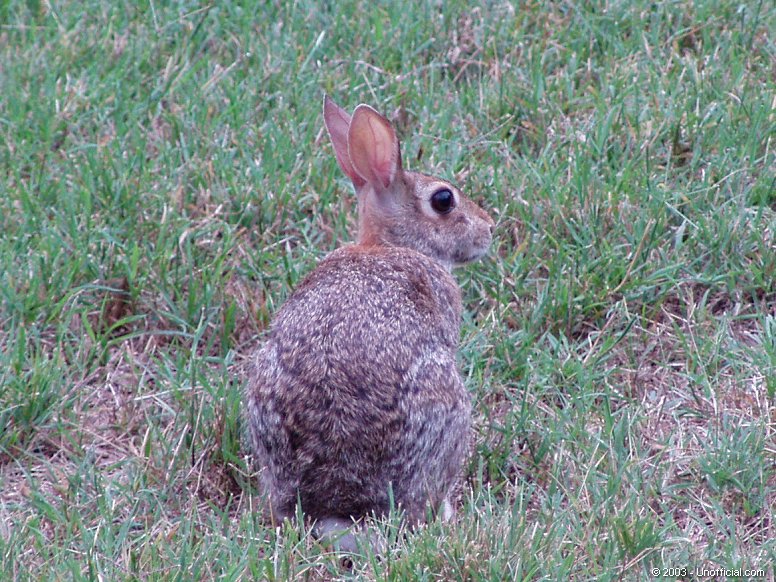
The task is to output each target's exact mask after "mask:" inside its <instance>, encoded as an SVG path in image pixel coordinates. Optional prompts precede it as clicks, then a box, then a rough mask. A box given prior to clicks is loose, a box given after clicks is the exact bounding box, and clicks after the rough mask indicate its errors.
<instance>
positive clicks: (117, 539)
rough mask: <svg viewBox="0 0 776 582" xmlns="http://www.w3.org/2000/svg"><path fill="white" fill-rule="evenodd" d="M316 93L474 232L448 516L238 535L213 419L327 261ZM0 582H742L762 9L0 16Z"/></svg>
mask: <svg viewBox="0 0 776 582" xmlns="http://www.w3.org/2000/svg"><path fill="white" fill-rule="evenodd" d="M324 93H326V94H329V95H331V96H332V97H333V98H334V99H335V100H336V101H337V102H338V103H340V104H341V105H343V106H344V107H345V108H347V109H349V110H352V109H353V108H354V107H355V106H356V105H357V104H359V103H362V102H366V103H369V104H370V105H372V106H374V107H375V108H376V109H378V110H380V111H382V112H383V113H385V114H386V115H387V116H388V117H389V118H390V119H391V120H392V122H393V123H394V124H395V126H396V127H397V130H398V132H399V135H400V137H401V139H402V141H403V155H404V159H405V163H406V165H408V166H410V167H411V169H414V170H422V171H425V172H428V173H431V174H436V175H440V176H444V177H446V178H448V179H450V180H452V181H454V182H455V183H457V184H458V185H459V186H460V187H461V188H462V189H463V190H464V191H465V192H466V193H467V194H468V195H469V196H470V197H472V198H473V199H475V200H476V201H477V202H478V203H479V204H481V205H482V206H483V207H484V208H487V209H488V211H489V212H490V214H491V216H492V217H493V218H494V220H496V222H497V229H496V235H495V239H494V243H493V246H492V249H491V252H490V254H489V255H488V256H487V257H486V258H485V259H484V260H482V261H479V262H477V263H474V264H472V265H469V266H467V267H465V268H463V269H459V270H457V271H456V273H455V274H456V277H457V280H458V281H459V283H460V285H461V288H462V291H463V297H464V321H463V331H462V337H461V349H460V367H461V370H462V372H463V376H464V378H465V381H466V384H467V388H468V389H469V391H470V393H471V397H472V401H473V403H474V410H475V438H474V448H473V451H472V455H471V459H470V461H469V463H468V465H467V466H466V471H465V476H464V477H465V478H464V481H463V486H462V488H461V491H460V496H459V498H458V500H457V512H458V515H457V518H456V519H455V520H454V521H453V522H452V523H449V524H441V523H433V524H430V525H429V526H427V527H424V528H421V529H419V530H417V531H415V532H405V531H404V530H403V529H402V528H401V527H400V525H399V521H398V520H397V519H396V518H391V519H387V520H384V521H382V522H380V523H377V524H375V526H374V527H375V528H376V530H377V532H378V534H379V535H381V536H385V537H386V538H387V539H388V542H389V546H388V547H389V549H388V550H387V551H386V552H385V553H384V555H382V556H381V557H379V558H378V557H376V556H375V555H374V554H373V553H372V552H371V551H370V550H369V548H365V549H364V551H365V554H366V555H365V557H363V558H359V559H356V560H354V563H353V565H352V568H351V569H349V570H348V569H347V568H345V567H344V565H343V563H342V560H341V559H340V557H339V556H337V555H336V554H334V553H333V552H332V551H330V549H329V548H326V547H324V546H322V545H321V544H319V543H318V542H316V541H315V540H314V539H313V538H312V537H311V536H310V535H309V532H307V531H306V530H305V529H304V528H303V527H301V526H299V527H297V526H293V525H291V524H289V523H287V524H285V526H284V527H282V528H278V529H273V528H272V527H271V526H268V525H267V524H265V523H262V521H261V520H260V519H259V513H258V511H256V509H257V507H258V506H259V504H260V503H261V499H260V498H259V496H258V495H257V492H256V490H255V481H254V479H253V475H252V470H251V466H250V463H249V462H248V460H247V458H246V455H247V452H248V451H247V448H246V447H245V445H244V443H243V442H242V435H243V432H244V426H243V423H242V421H241V418H240V411H241V393H242V389H243V387H244V384H245V374H246V365H245V364H246V363H247V361H248V359H249V358H250V355H251V353H252V350H254V349H255V348H256V347H257V346H258V345H259V344H260V342H261V340H262V335H263V334H264V333H265V331H266V329H267V326H268V324H269V321H270V319H271V317H272V314H273V313H274V312H275V311H276V310H277V309H278V307H279V306H280V305H281V304H282V303H283V301H284V299H285V298H286V297H287V296H288V295H289V293H290V292H291V291H292V290H293V288H294V287H295V286H296V285H297V284H298V283H299V282H300V281H301V279H302V278H303V277H304V275H305V274H306V273H308V272H309V271H310V270H312V269H313V268H314V266H315V265H316V263H317V262H318V261H320V260H321V259H322V258H323V257H324V256H325V255H326V253H328V252H330V251H331V250H333V249H335V248H337V247H338V246H340V245H342V244H344V243H346V242H348V241H351V240H352V239H353V236H354V234H355V218H356V216H355V212H356V207H355V201H354V197H353V192H352V189H351V186H350V183H349V182H348V180H347V179H346V178H345V177H344V176H343V175H342V173H341V171H340V170H339V168H338V167H337V164H336V161H335V158H334V152H333V150H332V148H331V145H330V144H329V142H328V137H327V135H326V133H325V131H324V129H323V120H322V115H321V103H322V98H323V95H324ZM0 427H2V428H0V560H1V561H0V577H2V578H3V579H4V580H63V579H72V580H81V579H89V580H92V579H96V580H181V579H183V580H187V579H191V580H209V579H219V580H222V579H224V580H230V579H239V580H252V579H254V580H260V579H266V580H286V579H308V580H328V579H333V578H336V577H338V576H352V577H354V578H363V579H379V580H416V579H417V580H448V579H462V580H493V581H500V580H506V579H509V580H538V579H549V580H568V579H574V580H591V579H596V580H622V579H626V580H649V579H671V580H673V579H680V580H696V579H717V580H725V579H742V580H749V579H754V580H758V579H761V580H774V577H775V576H776V573H775V572H774V563H776V522H775V521H774V508H775V507H776V5H774V4H773V3H772V2H769V1H766V0H762V1H756V0H742V1H738V2H734V1H732V0H719V1H717V0H713V1H712V0H699V1H696V2H690V1H685V0H676V1H670V2H655V1H651V2H647V1H646V0H623V1H616V0H603V1H595V2H572V1H559V2H524V3H513V4H510V3H507V2H489V3H483V5H481V6H474V3H471V2H463V1H461V0H452V1H450V2H436V1H431V0H423V1H419V2H414V3H407V4H404V3H390V2H371V3H368V2H355V1H343V2H312V1H305V0H300V1H298V2H288V3H282V2H274V1H273V2H247V1H246V2H232V1H229V0H225V1H224V2H217V3H212V4H199V3H196V2H169V3H168V2H162V1H151V2H138V3H131V2H109V1H106V0H102V1H96V0H84V1H81V2H76V1H61V2H56V1H53V0H52V1H43V2H39V1H36V0H27V1H25V2H22V1H17V0H8V1H4V2H1V3H0Z"/></svg>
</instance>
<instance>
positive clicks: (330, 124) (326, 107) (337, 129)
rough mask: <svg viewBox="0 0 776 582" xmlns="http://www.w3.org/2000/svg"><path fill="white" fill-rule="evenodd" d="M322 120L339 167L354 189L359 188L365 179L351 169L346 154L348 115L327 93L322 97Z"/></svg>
mask: <svg viewBox="0 0 776 582" xmlns="http://www.w3.org/2000/svg"><path fill="white" fill-rule="evenodd" d="M323 122H324V124H325V125H326V131H328V132H329V137H330V138H331V145H333V146H334V155H336V156H337V163H338V164H339V167H340V168H342V171H343V172H345V174H346V175H347V177H348V178H350V180H351V181H352V182H353V185H354V186H355V187H356V189H358V188H360V187H361V186H363V185H364V184H365V180H364V178H362V177H361V176H360V175H359V174H358V173H357V172H356V171H355V170H354V169H353V164H351V163H350V155H349V154H348V128H349V127H350V115H348V113H347V111H345V110H344V109H342V108H341V107H340V106H339V105H337V104H336V103H334V101H332V100H331V99H329V96H328V95H325V96H324V97H323Z"/></svg>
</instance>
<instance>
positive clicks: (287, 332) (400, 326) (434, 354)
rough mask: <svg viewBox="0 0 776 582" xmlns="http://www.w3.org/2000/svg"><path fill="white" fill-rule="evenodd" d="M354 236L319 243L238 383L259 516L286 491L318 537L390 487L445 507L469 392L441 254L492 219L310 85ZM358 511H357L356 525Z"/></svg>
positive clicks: (349, 543)
mask: <svg viewBox="0 0 776 582" xmlns="http://www.w3.org/2000/svg"><path fill="white" fill-rule="evenodd" d="M323 117H324V123H325V126H326V129H327V131H328V134H329V136H330V138H331V143H332V145H333V147H334V153H335V155H336V158H337V162H338V164H339V167H340V168H341V169H342V171H343V172H344V173H345V174H346V175H347V176H348V178H350V180H351V181H352V183H353V186H354V188H355V192H356V197H357V201H358V236H357V242H356V243H355V244H350V245H345V246H343V247H341V248H338V249H336V250H335V251H333V252H332V253H330V254H329V255H328V256H327V257H325V258H324V259H323V260H322V261H321V262H320V264H319V265H318V266H317V267H316V268H315V269H314V270H313V271H312V272H311V273H310V274H309V275H308V276H307V277H306V278H305V279H304V280H303V281H302V283H301V284H300V285H299V286H298V287H297V288H296V290H295V291H294V292H293V293H292V294H291V295H290V297H289V298H288V299H287V301H286V302H285V304H284V305H283V306H282V307H281V308H280V309H279V310H278V312H277V313H276V315H275V316H274V318H273V320H272V322H271V325H270V330H269V333H268V337H267V340H266V342H265V343H264V344H263V346H262V347H260V349H259V350H258V351H257V352H256V354H255V356H254V358H253V360H252V362H251V368H252V370H251V371H250V373H249V378H248V381H247V386H246V393H245V422H246V424H247V426H248V432H249V440H250V446H251V448H252V453H253V457H254V460H255V461H256V463H257V467H258V469H259V471H260V479H261V485H262V490H263V492H264V494H266V496H267V497H268V501H269V503H268V515H267V517H268V518H269V519H271V520H272V522H273V523H277V522H279V521H282V520H284V519H293V517H294V515H295V514H296V507H297V503H299V504H300V505H301V511H302V512H303V514H304V515H305V516H306V519H309V520H310V521H311V522H313V523H315V525H314V529H313V533H314V534H316V535H317V536H318V537H319V538H323V539H335V538H337V537H338V536H339V544H338V547H339V548H340V549H341V550H344V551H349V552H355V551H356V548H357V546H358V544H357V542H356V535H357V534H355V535H354V534H353V533H352V532H353V531H358V530H359V528H356V529H355V530H354V529H353V528H352V526H353V525H354V523H359V524H361V523H363V519H364V518H366V517H368V516H384V515H386V514H387V513H388V512H389V510H390V508H391V507H392V503H393V506H394V507H397V508H399V509H400V510H401V511H402V512H403V516H404V519H405V520H407V522H408V523H409V524H410V525H416V524H419V523H423V522H425V520H426V518H427V516H429V515H440V514H441V517H442V518H443V519H449V518H450V517H452V514H453V511H452V505H451V503H450V495H451V492H453V490H454V488H455V486H456V484H457V482H458V480H459V478H460V473H461V472H462V467H463V463H464V461H465V458H466V456H467V454H468V450H469V442H470V431H471V402H470V397H469V394H468V392H467V390H466V388H465V386H464V383H463V380H462V378H461V375H460V373H459V372H458V370H457V367H456V352H457V348H458V341H459V331H460V319H461V293H460V290H459V288H458V285H457V284H456V282H455V280H454V279H453V277H452V275H451V269H452V267H454V266H456V265H460V264H463V263H467V262H469V261H473V260H475V259H477V258H479V257H481V256H482V255H484V254H485V253H486V251H487V249H488V247H489V246H490V243H491V239H492V235H493V229H494V222H493V220H492V219H491V218H490V216H489V215H488V214H487V213H486V212H485V211H484V210H482V209H481V208H480V207H479V206H477V205H476V204H475V203H474V202H472V201H471V200H470V199H468V198H466V197H465V196H464V195H463V194H462V193H461V191H460V190H459V189H458V188H456V187H455V186H453V185H452V184H450V183H449V182H447V181H445V180H441V179H439V178H434V177H431V176H427V175H424V174H420V173H416V172H409V171H405V170H404V169H403V168H402V160H401V152H400V144H399V140H398V138H397V136H396V132H395V131H394V129H393V127H392V126H391V124H390V122H389V121H388V120H387V119H386V118H385V117H383V116H382V115H381V114H380V113H378V112H377V111H375V110H374V109H372V108H371V107H370V106H368V105H365V104H362V105H359V106H358V107H356V109H355V111H354V113H353V115H352V117H351V116H350V115H349V114H348V113H347V112H346V111H345V110H343V109H341V108H340V107H339V106H338V105H336V104H335V103H334V102H333V101H332V100H331V99H330V98H328V97H324V107H323ZM361 527H362V526H361Z"/></svg>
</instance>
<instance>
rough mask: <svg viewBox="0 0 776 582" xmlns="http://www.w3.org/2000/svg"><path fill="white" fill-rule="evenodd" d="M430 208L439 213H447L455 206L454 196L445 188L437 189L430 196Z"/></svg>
mask: <svg viewBox="0 0 776 582" xmlns="http://www.w3.org/2000/svg"><path fill="white" fill-rule="evenodd" d="M431 208H433V209H434V212H438V213H439V214H447V213H448V212H450V211H451V210H452V209H453V208H455V196H453V193H452V192H450V190H448V189H447V188H445V189H444V190H437V191H436V192H434V194H433V195H432V196H431Z"/></svg>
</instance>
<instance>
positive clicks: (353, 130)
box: [348, 105, 401, 188]
mask: <svg viewBox="0 0 776 582" xmlns="http://www.w3.org/2000/svg"><path fill="white" fill-rule="evenodd" d="M348 150H349V152H350V160H351V161H352V162H353V168H354V169H355V170H356V172H358V173H359V174H360V175H361V176H363V177H364V179H365V180H366V181H367V182H369V183H370V184H372V185H374V186H379V187H380V188H388V187H389V186H390V185H391V183H392V182H393V180H394V179H395V178H396V173H397V172H398V171H399V170H400V169H401V158H400V155H399V141H398V139H397V138H396V133H395V132H394V131H393V128H392V127H391V124H390V123H389V122H388V120H387V119H385V118H384V117H383V116H382V115H380V114H379V113H377V112H376V111H375V110H374V109H372V108H371V107H369V106H367V105H359V106H358V108H357V109H356V111H355V113H354V114H353V118H352V119H351V122H350V129H349V131H348Z"/></svg>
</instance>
